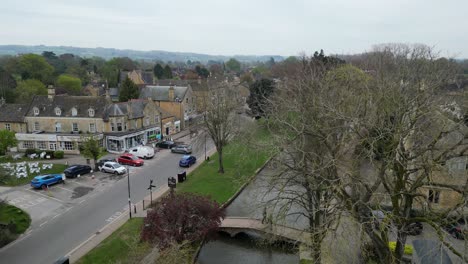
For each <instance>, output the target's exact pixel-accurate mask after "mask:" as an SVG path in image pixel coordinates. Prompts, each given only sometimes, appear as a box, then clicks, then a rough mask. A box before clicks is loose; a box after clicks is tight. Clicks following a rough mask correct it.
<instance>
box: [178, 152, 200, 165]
mask: <svg viewBox="0 0 468 264" xmlns="http://www.w3.org/2000/svg"><path fill="white" fill-rule="evenodd" d="M195 162H197V158H195V157H194V156H188V155H187V156H183V157H182V158H181V159H180V161H179V166H180V167H190V166H192V164H195Z"/></svg>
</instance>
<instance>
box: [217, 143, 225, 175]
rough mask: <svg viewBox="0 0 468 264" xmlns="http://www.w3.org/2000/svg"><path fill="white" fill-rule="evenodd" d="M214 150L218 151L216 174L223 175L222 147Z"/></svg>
mask: <svg viewBox="0 0 468 264" xmlns="http://www.w3.org/2000/svg"><path fill="white" fill-rule="evenodd" d="M216 150H217V151H218V161H219V169H218V173H224V166H223V148H222V147H216Z"/></svg>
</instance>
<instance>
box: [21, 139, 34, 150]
mask: <svg viewBox="0 0 468 264" xmlns="http://www.w3.org/2000/svg"><path fill="white" fill-rule="evenodd" d="M23 148H25V149H33V148H35V146H34V141H23Z"/></svg>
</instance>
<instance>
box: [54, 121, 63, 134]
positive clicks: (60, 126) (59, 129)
mask: <svg viewBox="0 0 468 264" xmlns="http://www.w3.org/2000/svg"><path fill="white" fill-rule="evenodd" d="M55 132H62V124H61V123H59V122H55Z"/></svg>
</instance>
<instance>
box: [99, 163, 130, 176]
mask: <svg viewBox="0 0 468 264" xmlns="http://www.w3.org/2000/svg"><path fill="white" fill-rule="evenodd" d="M101 171H102V172H108V173H113V174H125V173H126V172H127V169H125V167H124V166H122V165H120V164H118V163H117V162H112V161H108V162H106V163H104V165H103V166H102V168H101Z"/></svg>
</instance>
